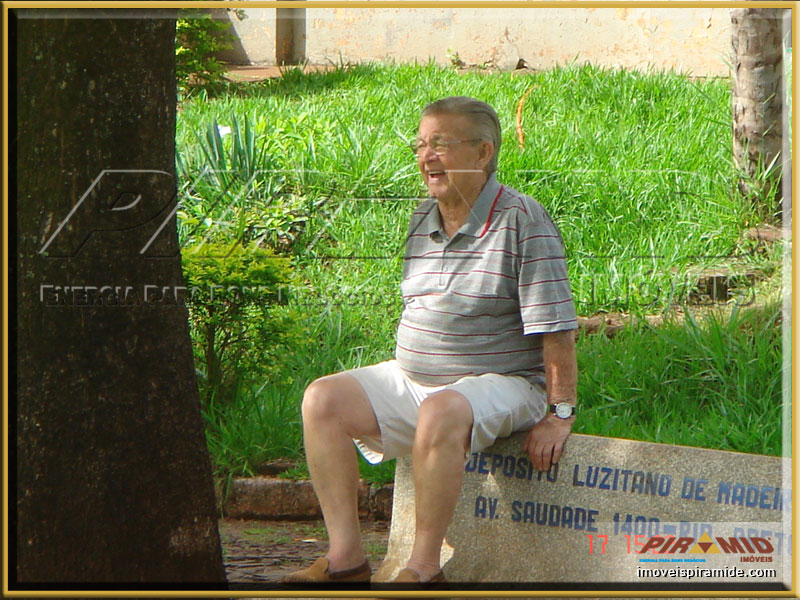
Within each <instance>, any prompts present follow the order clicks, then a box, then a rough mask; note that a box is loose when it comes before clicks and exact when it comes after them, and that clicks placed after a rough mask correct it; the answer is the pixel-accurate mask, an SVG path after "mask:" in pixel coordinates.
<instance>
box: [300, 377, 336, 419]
mask: <svg viewBox="0 0 800 600" xmlns="http://www.w3.org/2000/svg"><path fill="white" fill-rule="evenodd" d="M340 409H341V407H340V403H339V402H337V394H336V384H335V383H334V382H332V381H331V378H330V377H321V378H320V379H315V380H314V381H312V382H311V383H310V384H309V386H308V387H307V388H306V391H305V392H304V393H303V404H302V414H303V420H304V421H306V420H309V419H313V420H316V419H323V420H326V419H331V418H334V417H335V416H336V415H337V414H338V412H339V410H340Z"/></svg>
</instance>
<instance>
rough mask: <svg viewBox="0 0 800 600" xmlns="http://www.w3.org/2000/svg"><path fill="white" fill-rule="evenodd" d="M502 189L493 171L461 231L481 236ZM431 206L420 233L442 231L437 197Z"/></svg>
mask: <svg viewBox="0 0 800 600" xmlns="http://www.w3.org/2000/svg"><path fill="white" fill-rule="evenodd" d="M499 191H500V184H499V183H498V181H497V175H496V174H495V173H491V174H490V175H489V177H488V179H487V180H486V183H485V184H484V185H483V189H482V190H481V193H480V194H478V199H477V200H475V204H473V205H472V210H471V211H470V213H469V215H468V216H467V220H466V221H464V224H463V225H462V226H461V229H459V230H458V233H457V234H456V235H458V234H459V233H463V234H464V235H470V236H472V237H480V235H481V233H482V232H483V230H484V229H485V228H486V220H487V219H488V218H489V212H490V211H491V210H492V205H493V204H494V201H495V198H496V197H497V193H498V192H499ZM431 200H432V201H431V206H430V210H429V211H428V214H426V215H425V217H423V219H422V222H421V223H420V224H419V227H418V228H417V232H418V233H426V234H428V235H433V234H436V233H438V234H439V235H443V233H442V220H441V217H440V215H439V209H438V204H437V203H436V200H435V199H431Z"/></svg>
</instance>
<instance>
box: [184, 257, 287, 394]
mask: <svg viewBox="0 0 800 600" xmlns="http://www.w3.org/2000/svg"><path fill="white" fill-rule="evenodd" d="M182 256H183V269H184V277H185V280H186V287H187V288H188V295H189V303H188V304H189V316H190V320H191V324H192V333H193V337H194V341H195V357H196V362H197V365H198V371H199V373H200V374H201V376H202V377H201V382H200V387H201V393H202V396H203V398H204V400H205V402H206V403H207V404H210V403H211V402H212V400H214V401H215V402H217V403H219V402H223V403H224V402H225V401H227V400H228V399H230V398H232V397H234V396H235V395H236V388H237V387H238V386H241V385H245V384H247V383H248V382H251V381H253V379H255V378H256V377H259V376H265V375H268V374H269V372H270V371H274V370H275V368H274V367H275V361H274V358H275V356H277V355H278V354H279V350H280V347H281V346H282V345H283V344H286V343H290V342H291V341H292V340H291V339H290V338H291V335H290V330H291V327H290V324H291V320H290V319H288V318H285V317H284V318H279V317H277V316H276V315H273V308H274V307H275V306H277V305H280V304H281V303H285V302H286V298H287V296H286V290H287V289H288V282H289V276H290V269H289V265H288V261H287V259H282V258H279V257H276V256H275V255H274V253H273V252H272V251H271V250H268V249H264V248H258V247H255V246H250V247H244V246H242V245H240V244H237V243H234V244H224V243H210V244H203V245H201V246H195V247H190V248H187V249H185V250H184V251H183V254H182Z"/></svg>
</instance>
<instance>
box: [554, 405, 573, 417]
mask: <svg viewBox="0 0 800 600" xmlns="http://www.w3.org/2000/svg"><path fill="white" fill-rule="evenodd" d="M572 412H573V407H572V406H571V405H570V404H567V403H566V402H561V403H560V404H556V416H557V417H560V418H562V419H568V418H569V417H571V416H572Z"/></svg>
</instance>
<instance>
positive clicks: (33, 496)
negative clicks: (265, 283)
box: [9, 9, 225, 590]
mask: <svg viewBox="0 0 800 600" xmlns="http://www.w3.org/2000/svg"><path fill="white" fill-rule="evenodd" d="M11 12H12V13H13V14H12V16H11V19H10V22H9V26H10V28H11V32H12V36H14V37H12V40H16V61H15V62H14V61H13V58H12V62H11V64H12V68H16V76H17V82H18V86H17V94H16V102H17V109H18V120H17V124H16V131H15V132H13V131H12V132H11V136H12V148H13V144H14V143H16V159H15V163H12V165H10V167H11V169H10V172H11V173H12V190H11V191H12V197H16V202H17V207H16V208H17V212H16V219H15V221H13V222H12V223H11V228H12V232H11V236H10V246H11V247H10V250H11V256H12V257H14V256H16V258H17V260H16V264H14V263H12V264H10V273H9V283H10V285H11V286H12V288H11V290H10V294H14V296H15V297H16V299H17V307H16V327H15V328H14V316H13V313H12V315H10V316H11V323H12V328H13V329H12V332H11V339H10V340H9V343H10V345H11V348H12V351H13V350H14V349H15V350H16V357H17V361H16V372H17V375H16V377H17V379H16V394H17V402H16V404H14V403H13V402H11V403H10V408H9V410H10V415H9V422H10V426H11V428H12V431H11V432H10V433H11V439H14V438H16V448H11V449H10V454H11V455H10V457H9V458H10V461H9V464H10V465H11V468H12V469H14V470H12V477H11V481H12V485H13V482H14V478H13V474H14V473H16V490H15V491H16V495H14V493H13V492H12V493H11V494H10V500H11V502H12V505H11V513H10V519H11V532H12V536H13V535H14V534H16V544H14V543H13V542H12V543H11V544H10V550H11V552H12V553H15V554H16V555H15V556H12V557H11V559H12V561H15V562H11V567H10V569H9V576H10V578H11V581H10V582H9V588H10V589H12V590H13V589H51V588H48V587H47V586H48V585H50V586H58V585H60V584H63V583H65V582H76V583H114V584H117V587H116V588H113V589H118V588H119V585H123V586H127V585H134V586H138V585H139V584H146V583H153V584H163V583H165V582H166V583H169V582H172V583H176V584H184V583H189V584H191V583H199V584H203V585H213V584H218V585H215V586H214V587H223V586H224V581H225V573H224V568H223V564H222V556H221V549H220V540H219V533H218V530H217V518H216V508H215V504H216V503H215V499H214V491H213V481H212V476H211V468H210V461H209V456H208V452H207V449H206V441H205V437H204V433H203V428H202V421H201V415H200V407H199V399H198V392H197V383H196V381H195V375H194V366H193V358H192V351H191V346H190V340H189V330H188V322H187V311H186V308H185V306H183V303H182V298H181V290H180V286H181V285H182V274H181V262H180V253H179V249H178V241H177V230H176V222H175V217H174V213H173V212H172V209H173V208H174V206H175V195H176V183H175V168H174V165H175V148H174V143H175V142H174V140H175V114H176V113H175V111H176V91H175V66H174V46H173V44H174V34H175V21H174V15H173V14H171V13H167V12H166V11H164V12H162V13H156V12H154V11H150V12H149V13H148V14H149V16H144V18H143V14H142V12H141V11H139V12H136V13H134V12H132V11H127V13H126V14H122V13H121V11H119V10H108V11H101V10H97V9H93V10H90V11H80V10H72V11H71V13H70V14H69V15H68V16H66V15H65V14H64V11H59V12H56V11H48V10H43V9H34V10H29V11H21V10H19V11H15V10H13V9H12V11H11ZM12 75H13V74H12ZM104 169H110V170H116V171H115V172H110V173H106V174H105V175H103V176H102V177H100V178H99V179H98V176H100V175H101V174H102V173H103V170H104ZM121 170H142V171H143V172H141V173H132V172H121ZM14 174H15V175H16V178H14V177H13V175H14ZM87 190H89V192H88V193H87ZM14 193H15V196H14ZM137 197H139V200H136V198H137ZM71 211H72V212H71ZM12 218H13V217H12ZM14 228H16V230H15V231H14ZM151 238H152V241H151V242H150V243H149V244H148V240H150V239H151ZM143 248H145V252H141V251H142V249H143ZM149 286H155V287H149ZM12 297H13V296H12ZM12 368H13V363H12ZM14 383H15V382H14V381H13V380H12V381H11V382H10V385H9V389H10V390H12V393H13V390H14ZM14 429H16V431H14ZM12 539H13V538H12ZM31 584H34V587H33V588H31V587H30V585H31ZM42 585H44V586H45V587H44V588H43V587H41V586H42ZM26 586H28V587H26ZM37 586H38V587H37ZM52 589H63V588H61V587H54V588H52ZM101 589H102V588H101ZM179 589H180V588H179Z"/></svg>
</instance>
